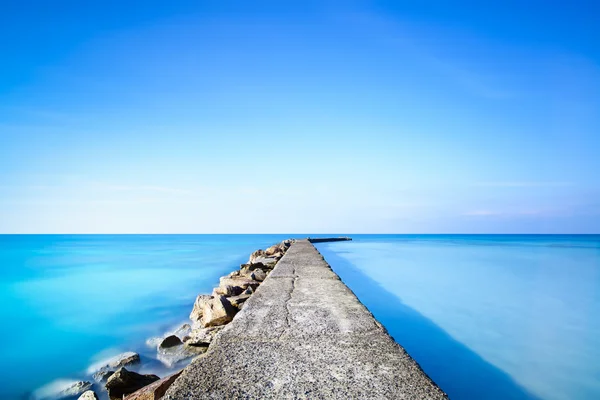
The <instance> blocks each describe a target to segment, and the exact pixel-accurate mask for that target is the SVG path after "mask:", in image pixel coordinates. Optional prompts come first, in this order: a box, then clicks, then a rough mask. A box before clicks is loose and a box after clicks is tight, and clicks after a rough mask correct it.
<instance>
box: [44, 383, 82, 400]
mask: <svg viewBox="0 0 600 400" xmlns="http://www.w3.org/2000/svg"><path fill="white" fill-rule="evenodd" d="M91 388H92V383H91V382H87V381H66V380H62V379H60V380H56V381H54V382H52V383H49V384H48V385H46V386H43V387H41V388H39V389H38V390H36V391H35V392H34V394H33V398H34V399H36V400H62V399H72V398H75V397H77V396H80V395H82V394H83V393H85V392H86V391H88V390H90V389H91Z"/></svg>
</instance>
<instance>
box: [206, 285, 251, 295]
mask: <svg viewBox="0 0 600 400" xmlns="http://www.w3.org/2000/svg"><path fill="white" fill-rule="evenodd" d="M245 289H246V288H244V287H242V286H234V285H220V286H219V287H217V288H215V290H213V293H214V294H215V295H223V296H237V295H238V294H242V293H243V292H244V290H245Z"/></svg>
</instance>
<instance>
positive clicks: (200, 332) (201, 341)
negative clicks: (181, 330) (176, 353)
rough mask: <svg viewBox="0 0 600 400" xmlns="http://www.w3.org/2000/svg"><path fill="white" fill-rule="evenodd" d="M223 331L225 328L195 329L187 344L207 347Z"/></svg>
mask: <svg viewBox="0 0 600 400" xmlns="http://www.w3.org/2000/svg"><path fill="white" fill-rule="evenodd" d="M222 329H223V326H213V327H210V328H201V329H194V330H193V331H192V334H191V335H190V338H189V339H188V340H187V341H186V342H185V344H186V345H187V346H200V347H207V346H208V345H209V344H210V343H211V342H212V341H213V340H214V338H215V336H216V335H217V334H218V333H219V332H221V330H222Z"/></svg>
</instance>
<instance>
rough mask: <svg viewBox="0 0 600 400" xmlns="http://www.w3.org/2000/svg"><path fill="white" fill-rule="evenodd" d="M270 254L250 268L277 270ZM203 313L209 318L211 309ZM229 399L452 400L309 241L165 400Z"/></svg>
mask: <svg viewBox="0 0 600 400" xmlns="http://www.w3.org/2000/svg"><path fill="white" fill-rule="evenodd" d="M319 241H323V239H320V240H319ZM271 252H273V251H271ZM267 253H269V251H266V252H262V253H260V252H259V253H256V254H253V255H252V257H251V260H250V264H252V262H254V261H257V260H258V261H261V262H266V261H269V260H268V258H269V257H270V254H267ZM261 277H262V276H261ZM222 283H226V282H222ZM224 286H226V285H224ZM248 291H254V289H252V288H249V289H248ZM202 307H204V308H203V310H204V311H206V312H207V313H208V312H209V306H207V305H206V304H203V305H202ZM202 314H203V315H202V317H203V318H204V319H205V322H208V319H207V317H206V316H205V315H204V312H203V313H202ZM221 314H223V312H221ZM211 318H212V316H211ZM206 325H207V324H205V326H206ZM225 398H227V399H281V398H287V399H315V398H317V399H359V398H360V399H447V396H446V394H445V393H444V392H443V391H442V390H441V389H440V388H439V387H437V385H436V384H435V383H434V382H433V381H432V380H431V379H430V378H429V377H428V376H427V375H426V374H425V373H424V372H423V371H422V370H421V368H420V367H419V365H418V364H417V363H416V362H415V361H414V360H413V359H412V358H411V357H410V356H409V355H408V354H407V353H406V351H405V350H404V349H403V348H402V347H401V346H400V345H398V344H397V343H396V342H395V341H394V340H393V339H392V338H391V337H390V336H389V335H388V334H387V332H386V330H385V329H384V328H383V327H382V326H381V324H379V323H378V322H377V321H376V320H375V318H374V317H373V315H372V314H371V313H370V312H369V310H367V308H366V307H365V306H364V305H363V304H362V303H360V301H359V300H358V299H357V298H356V296H355V295H354V294H353V293H352V291H350V289H348V287H346V285H345V284H344V283H343V282H342V281H341V280H340V279H339V277H338V276H337V275H336V274H335V273H334V272H333V271H332V270H331V268H330V267H329V265H328V264H327V262H326V261H325V260H324V259H323V257H322V256H321V254H320V253H319V252H318V251H317V249H316V248H315V247H314V246H313V245H312V244H311V243H310V241H309V239H305V240H298V241H295V242H294V243H292V244H291V246H290V247H289V249H287V251H286V252H285V254H284V255H283V257H282V258H281V259H280V260H279V262H277V264H276V266H275V268H274V269H273V270H272V271H271V272H270V273H269V274H268V275H267V276H266V278H265V279H264V281H263V282H262V283H261V284H260V286H259V287H257V288H256V291H255V292H254V293H253V294H252V296H250V297H249V298H247V300H246V301H245V303H244V305H243V308H242V309H241V310H240V311H239V312H238V313H237V314H236V315H235V318H234V319H233V321H232V322H230V323H229V324H228V325H227V326H225V327H224V328H223V329H222V330H221V331H220V332H219V333H218V334H217V335H215V337H214V339H213V340H212V342H211V343H210V346H209V347H208V351H207V352H206V353H204V354H203V355H201V356H199V357H197V358H196V359H195V360H194V361H193V362H192V363H191V364H190V365H188V366H187V367H186V368H185V369H184V370H183V372H182V373H181V375H180V376H179V377H178V378H177V379H176V380H175V381H174V382H173V383H172V385H171V387H170V388H169V389H168V390H167V392H166V394H165V395H164V397H163V399H169V400H183V399H225Z"/></svg>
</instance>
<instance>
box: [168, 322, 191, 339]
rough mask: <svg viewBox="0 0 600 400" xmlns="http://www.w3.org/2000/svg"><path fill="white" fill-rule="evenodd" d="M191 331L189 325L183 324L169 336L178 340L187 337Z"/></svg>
mask: <svg viewBox="0 0 600 400" xmlns="http://www.w3.org/2000/svg"><path fill="white" fill-rule="evenodd" d="M191 331H192V327H191V326H190V324H183V325H181V326H180V327H179V328H177V329H175V330H174V331H173V332H172V333H171V334H172V335H175V336H177V337H178V338H180V339H183V338H184V337H186V336H188V335H189V334H190V332H191Z"/></svg>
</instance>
